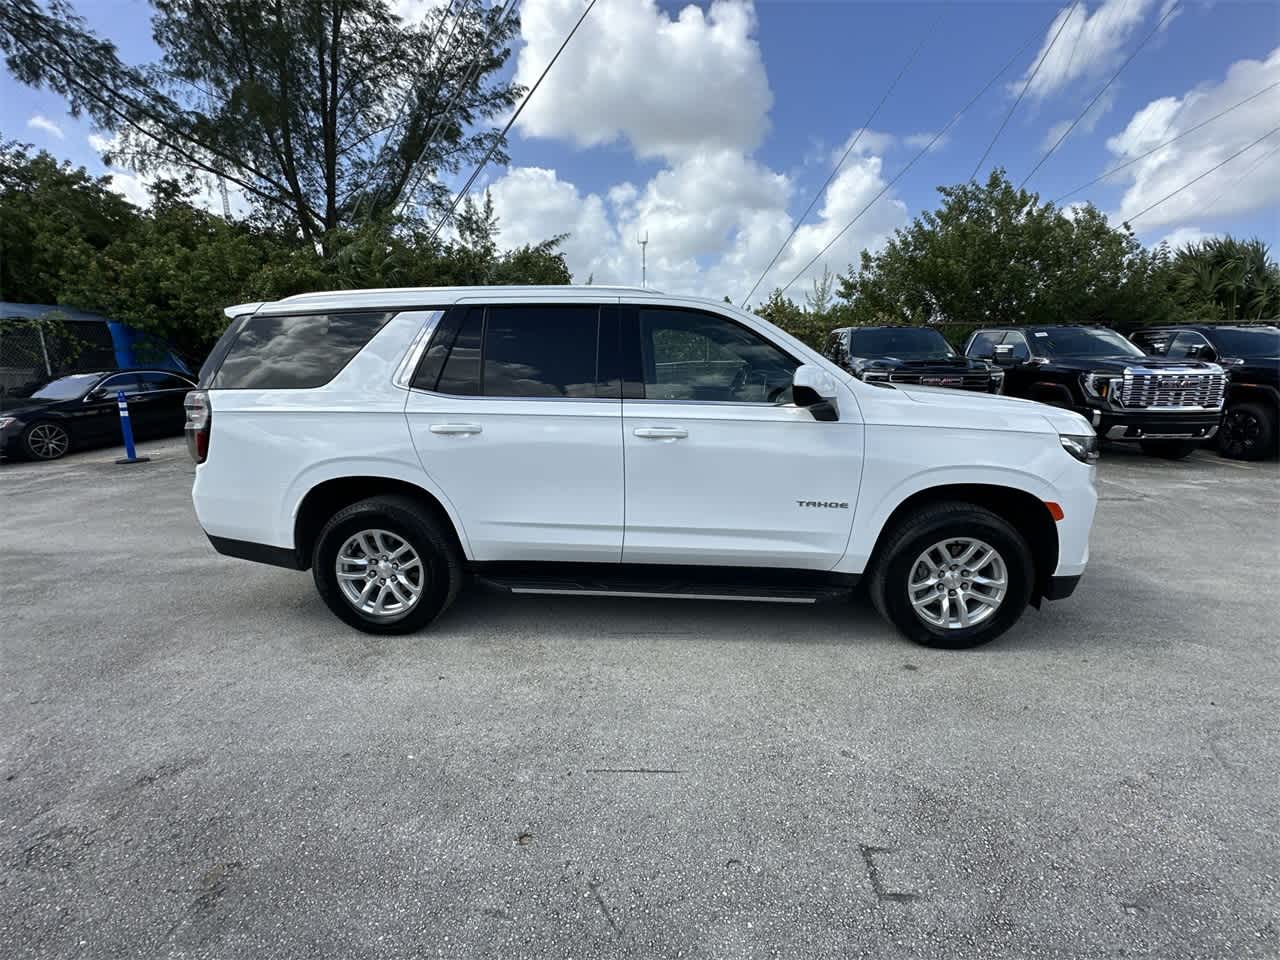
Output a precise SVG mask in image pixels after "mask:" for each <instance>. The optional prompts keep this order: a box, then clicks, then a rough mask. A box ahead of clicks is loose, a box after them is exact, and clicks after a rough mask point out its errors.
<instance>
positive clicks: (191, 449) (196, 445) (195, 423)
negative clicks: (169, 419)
mask: <svg viewBox="0 0 1280 960" xmlns="http://www.w3.org/2000/svg"><path fill="white" fill-rule="evenodd" d="M182 405H183V406H184V407H185V408H186V411H187V426H186V434H187V452H188V453H190V454H191V459H192V460H194V461H195V462H196V463H204V461H205V459H206V458H207V457H208V456H209V432H210V430H211V429H212V427H213V411H212V410H210V409H209V394H207V393H206V392H205V391H203V390H192V391H191V392H190V393H188V394H187V396H186V399H185V400H183V401H182Z"/></svg>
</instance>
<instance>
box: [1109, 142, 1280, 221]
mask: <svg viewBox="0 0 1280 960" xmlns="http://www.w3.org/2000/svg"><path fill="white" fill-rule="evenodd" d="M1274 133H1280V127H1272V128H1271V129H1270V130H1268V131H1267V132H1266V133H1264V134H1263V135H1262V136H1260V137H1259V138H1258V139H1257V140H1255V141H1253V143H1251V144H1249V145H1248V146H1247V147H1242V148H1241V149H1239V150H1237V151H1236V152H1235V153H1233V154H1232V155H1231V156H1229V157H1227V159H1225V160H1223V161H1222V162H1221V163H1215V164H1214V165H1213V166H1212V167H1210V168H1209V169H1208V170H1206V171H1205V172H1204V173H1202V174H1200V176H1198V177H1195V178H1193V179H1191V180H1188V181H1187V182H1186V183H1184V184H1183V185H1182V186H1180V187H1179V188H1178V189H1177V190H1175V191H1173V193H1170V194H1167V195H1166V196H1163V197H1161V198H1160V199H1159V200H1157V201H1156V202H1155V203H1153V204H1151V206H1149V207H1146V208H1144V209H1142V210H1140V211H1138V212H1137V213H1135V214H1134V215H1133V216H1132V217H1127V218H1125V221H1124V222H1125V223H1129V224H1132V223H1133V221H1135V220H1137V219H1139V218H1140V217H1145V216H1146V215H1147V214H1148V213H1150V212H1151V211H1152V210H1154V209H1155V208H1156V207H1158V206H1160V204H1162V203H1164V202H1165V201H1166V200H1172V199H1173V198H1174V197H1176V196H1177V195H1178V194H1180V193H1181V192H1182V191H1183V190H1185V189H1187V187H1190V186H1192V185H1193V184H1196V183H1199V182H1200V181H1201V180H1203V179H1204V178H1205V177H1207V176H1208V175H1209V174H1211V173H1213V172H1214V171H1215V170H1219V169H1221V168H1222V167H1225V166H1226V165H1227V164H1228V163H1230V162H1231V161H1232V160H1234V159H1235V158H1236V157H1238V156H1240V154H1242V153H1245V152H1247V151H1249V150H1252V149H1253V148H1254V147H1256V146H1257V145H1258V144H1260V143H1261V142H1262V141H1263V140H1265V139H1267V137H1269V136H1271V135H1272V134H1274ZM1264 159H1265V158H1264Z"/></svg>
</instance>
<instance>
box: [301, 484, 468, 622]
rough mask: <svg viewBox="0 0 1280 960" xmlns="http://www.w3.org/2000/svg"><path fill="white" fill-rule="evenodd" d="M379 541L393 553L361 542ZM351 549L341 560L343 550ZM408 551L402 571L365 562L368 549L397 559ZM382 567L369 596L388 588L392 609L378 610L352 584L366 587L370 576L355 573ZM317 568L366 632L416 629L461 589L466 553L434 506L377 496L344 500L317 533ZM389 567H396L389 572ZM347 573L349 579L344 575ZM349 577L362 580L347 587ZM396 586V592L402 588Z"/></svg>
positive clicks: (326, 594) (347, 615)
mask: <svg viewBox="0 0 1280 960" xmlns="http://www.w3.org/2000/svg"><path fill="white" fill-rule="evenodd" d="M366 539H367V540H368V542H369V543H371V544H386V545H387V547H386V548H385V553H383V554H378V553H376V551H377V550H378V549H382V548H380V547H376V546H375V547H373V548H370V549H369V550H365V549H363V548H361V547H360V546H359V544H360V543H361V541H362V540H366ZM353 541H354V542H355V544H356V547H355V549H354V550H353V549H351V544H352V543H353ZM340 550H348V551H349V552H348V553H344V554H343V556H344V557H348V560H347V561H344V562H341V563H340V562H339V551H340ZM401 550H403V551H404V552H403V554H402V555H401V556H400V558H399V559H400V560H402V561H408V562H407V563H406V569H404V570H396V571H394V572H392V571H390V570H388V569H382V570H381V572H379V570H378V569H376V568H377V567H378V564H377V563H367V562H365V561H364V557H365V556H366V555H371V556H373V557H375V559H376V558H377V557H379V556H384V555H385V556H386V557H388V561H387V563H384V564H383V566H384V567H386V566H388V564H389V562H390V561H391V560H394V559H396V557H395V556H394V554H395V553H396V552H399V551H401ZM414 560H416V562H417V564H420V567H415V569H414V570H413V571H409V570H408V566H409V564H410V563H412V562H413V561H414ZM370 567H372V568H375V569H374V570H373V573H374V575H373V576H372V577H369V580H368V582H367V587H368V591H367V592H366V596H368V597H369V598H370V599H369V601H368V603H377V604H378V605H380V601H377V597H378V596H379V594H382V593H383V592H384V591H383V587H384V586H385V587H386V591H385V593H386V596H387V597H388V598H389V599H388V601H387V607H388V608H389V609H388V610H387V612H384V613H380V614H378V613H372V612H370V611H368V610H361V609H359V608H358V607H357V605H356V604H357V599H356V598H354V597H353V596H350V594H349V590H352V589H355V590H356V591H357V592H358V591H362V590H364V588H365V586H366V581H365V580H364V579H355V573H358V572H359V571H361V570H365V569H369V568H370ZM311 572H312V576H313V577H314V579H315V582H316V590H318V591H319V593H320V597H321V598H322V599H323V600H324V602H325V604H326V605H327V606H328V607H329V609H330V610H331V611H333V613H334V614H335V615H336V616H337V617H338V618H339V619H341V620H342V621H344V622H345V623H348V624H350V625H351V626H353V627H355V628H356V629H357V630H361V631H364V632H365V633H376V634H402V633H413V632H414V631H417V630H421V629H422V628H423V627H425V626H427V625H428V624H429V623H431V622H432V621H433V620H435V618H436V617H438V616H439V615H440V614H441V613H443V612H444V611H445V610H446V609H447V608H448V606H449V604H450V603H452V602H453V598H454V597H455V596H457V593H458V588H459V587H460V586H461V584H462V560H461V558H460V557H459V556H458V550H457V547H456V546H455V545H454V542H453V539H452V538H451V537H450V536H449V535H448V533H447V532H446V531H445V530H443V529H442V528H441V526H440V523H439V521H437V520H436V518H435V517H433V516H432V515H431V514H430V513H428V512H427V511H426V510H424V509H423V508H422V507H421V506H420V505H419V504H418V503H416V502H415V501H414V500H412V499H411V498H409V497H397V496H381V497H370V498H369V499H367V500H361V501H359V502H358V503H353V504H351V505H350V506H348V507H344V508H343V509H341V510H339V511H338V512H337V513H335V514H334V515H333V516H332V517H330V518H329V522H328V523H326V524H325V525H324V527H323V528H322V529H321V530H320V534H319V536H318V537H316V545H315V550H314V551H313V553H312V561H311ZM382 574H390V575H389V576H382ZM340 577H341V578H342V582H340ZM343 583H347V584H351V583H354V584H356V585H357V587H356V588H351V587H348V589H347V590H344V588H343ZM401 590H403V591H404V594H403V595H406V596H410V595H411V596H413V600H412V602H411V603H404V602H403V601H401V599H400V597H401V595H402V594H401V592H400V591H401ZM392 591H395V592H394V593H393V592H392Z"/></svg>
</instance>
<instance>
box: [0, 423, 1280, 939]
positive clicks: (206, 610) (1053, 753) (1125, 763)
mask: <svg viewBox="0 0 1280 960" xmlns="http://www.w3.org/2000/svg"><path fill="white" fill-rule="evenodd" d="M143 448H144V449H143V452H148V453H150V455H151V456H152V458H153V459H152V461H151V462H150V463H147V464H139V465H133V466H117V465H115V464H114V463H112V459H113V458H114V457H115V456H116V455H117V453H116V452H115V451H99V452H96V453H90V454H81V455H77V456H73V457H70V458H68V459H66V460H64V461H61V462H58V463H53V464H5V465H0V570H3V572H4V580H3V586H2V587H0V952H2V953H3V954H4V955H5V956H6V957H8V958H11V960H20V958H36V957H39V958H61V957H93V958H96V957H140V958H141V957H145V958H155V957H184V958H186V957H190V958H206V957H207V958H230V957H270V958H285V957H290V958H291V957H299V958H302V957H306V958H314V957H352V958H356V957H358V958H364V957H387V958H391V957H395V958H400V957H459V958H462V957H504V958H506V957H573V958H593V957H602V958H613V957H644V958H657V957H662V958H666V957H707V958H722V957H723V958H735V957H788V958H792V957H795V958H810V957H814V958H819V957H831V958H837V957H839V958H852V957H876V958H899V957H920V958H950V957H957V958H959V957H965V958H967V957H974V958H983V960H991V958H1019V960H1022V958H1037V957H1045V958H1076V957H1080V958H1085V957H1087V958H1094V957H1129V958H1133V957H1150V958H1161V960H1166V958H1184V957H1185V958H1197V960H1199V958H1217V957H1222V958H1254V957H1256V958H1268V960H1273V958H1276V957H1277V956H1280V889H1278V887H1280V879H1278V878H1280V839H1278V837H1280V789H1277V786H1276V784H1277V783H1280V733H1278V720H1280V652H1278V649H1277V643H1278V640H1280V591H1278V590H1277V588H1276V583H1277V581H1280V468H1278V467H1277V464H1276V463H1275V462H1270V463H1264V464H1240V463H1234V462H1229V461H1224V460H1221V459H1219V458H1217V457H1216V456H1214V455H1213V454H1211V453H1207V452H1204V453H1198V454H1196V455H1195V457H1194V458H1193V459H1192V460H1190V461H1188V462H1184V463H1167V462H1163V461H1156V460H1150V459H1147V458H1144V457H1142V456H1140V455H1137V454H1136V453H1132V452H1126V451H1123V450H1116V451H1108V452H1107V453H1106V454H1105V458H1104V462H1103V464H1102V468H1101V484H1100V491H1101V495H1102V502H1101V504H1100V510H1099V515H1098V519H1097V524H1096V526H1095V528H1094V534H1093V539H1092V551H1093V559H1092V563H1091V565H1090V567H1089V571H1088V572H1087V574H1086V575H1085V578H1084V579H1083V581H1082V582H1081V585H1080V588H1079V590H1078V591H1077V593H1076V594H1075V596H1073V597H1072V598H1070V599H1068V600H1064V601H1061V602H1058V603H1054V604H1046V605H1045V607H1044V609H1043V610H1042V611H1040V612H1038V613H1037V612H1035V611H1028V613H1027V615H1026V616H1025V617H1024V619H1023V620H1022V622H1021V623H1020V625H1019V626H1018V627H1016V628H1015V629H1014V630H1013V631H1011V632H1010V633H1008V634H1006V635H1005V636H1004V637H1002V638H1001V639H1000V640H998V641H996V642H995V643H993V644H991V645H989V646H986V647H984V648H980V649H978V650H974V651H969V652H961V653H948V652H943V651H932V650H927V649H923V648H920V647H915V646H913V645H911V644H909V643H907V642H906V641H904V640H902V639H900V638H899V637H898V636H897V635H896V634H894V633H893V632H892V631H891V630H890V629H889V628H888V627H887V626H886V625H885V624H884V623H882V622H881V621H880V620H879V619H878V618H877V617H876V615H875V614H874V612H873V611H872V610H871V609H870V608H869V607H868V606H866V605H862V604H856V603H855V604H841V603H834V604H828V605H822V606H818V607H812V608H804V607H793V606H773V605H758V604H745V603H744V604H734V603H719V602H716V603H709V602H696V601H654V600H647V601H646V600H602V599H571V598H563V599H562V598H552V597H515V596H510V595H506V594H501V593H496V592H491V591H477V590H473V591H469V592H466V593H464V594H463V595H462V596H461V597H460V598H459V600H458V602H457V603H456V604H455V606H454V607H453V608H452V609H451V610H450V611H449V612H448V613H447V614H446V615H445V616H444V617H443V618H442V619H441V620H440V621H439V622H438V623H437V624H436V625H435V627H434V628H433V629H431V630H430V631H429V632H426V633H424V634H421V635H417V636H409V637H395V638H389V639H381V638H372V637H368V636H364V635H361V634H358V633H355V632H353V631H352V630H350V629H349V628H347V627H346V626H345V625H343V624H342V623H340V622H339V621H338V620H337V619H335V618H334V617H332V616H331V615H330V614H329V613H328V611H327V610H326V609H325V608H324V607H323V605H322V604H321V603H320V602H319V600H318V599H317V597H316V595H315V592H314V589H313V587H312V583H311V579H310V575H309V574H304V573H296V572H291V571H287V570H280V569H275V568H270V567H263V566H258V565H254V564H250V563H246V562H243V561H236V560H231V559H227V558H223V557H220V556H218V555H217V554H215V553H214V552H213V551H212V549H211V548H210V547H209V546H208V544H207V542H206V541H205V539H204V537H203V535H202V534H201V532H200V529H199V527H198V526H197V524H196V521H195V517H194V514H193V512H192V509H191V504H190V498H189V489H190V481H191V476H192V473H193V468H192V466H191V464H190V463H189V462H188V460H187V458H186V454H185V450H184V449H183V448H182V446H181V442H180V441H177V442H165V443H159V444H145V445H143Z"/></svg>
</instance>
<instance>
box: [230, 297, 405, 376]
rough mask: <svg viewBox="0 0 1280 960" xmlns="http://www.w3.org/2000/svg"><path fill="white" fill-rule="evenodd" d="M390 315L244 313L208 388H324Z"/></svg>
mask: <svg viewBox="0 0 1280 960" xmlns="http://www.w3.org/2000/svg"><path fill="white" fill-rule="evenodd" d="M390 318H391V314H389V313H332V314H325V313H321V314H312V315H309V316H303V317H260V316H253V317H249V318H247V319H246V320H245V322H244V326H243V327H242V328H241V329H240V334H239V336H237V337H236V339H235V341H234V342H233V343H232V344H231V346H230V349H228V351H227V355H226V358H225V359H224V360H223V361H222V366H221V367H220V368H219V369H218V372H217V374H216V375H215V376H214V378H213V383H212V387H213V389H215V390H284V389H298V388H306V387H320V386H323V385H324V384H326V383H328V382H329V381H330V380H332V379H333V378H334V377H335V376H336V375H337V374H338V371H339V370H341V369H342V368H343V367H345V366H346V365H347V363H348V362H350V360H351V358H352V357H354V356H355V355H356V354H357V353H359V352H360V350H361V349H362V348H363V347H364V345H365V344H366V343H368V342H369V341H370V340H371V339H373V335H374V334H375V333H377V332H378V331H379V330H381V329H382V326H383V324H385V323H386V322H387V320H389V319H390Z"/></svg>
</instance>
